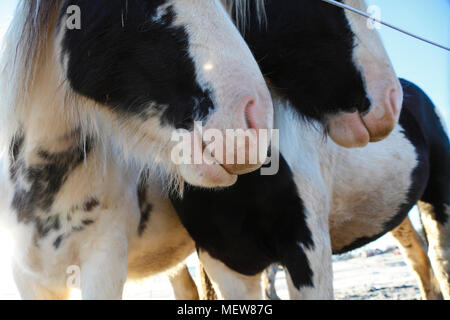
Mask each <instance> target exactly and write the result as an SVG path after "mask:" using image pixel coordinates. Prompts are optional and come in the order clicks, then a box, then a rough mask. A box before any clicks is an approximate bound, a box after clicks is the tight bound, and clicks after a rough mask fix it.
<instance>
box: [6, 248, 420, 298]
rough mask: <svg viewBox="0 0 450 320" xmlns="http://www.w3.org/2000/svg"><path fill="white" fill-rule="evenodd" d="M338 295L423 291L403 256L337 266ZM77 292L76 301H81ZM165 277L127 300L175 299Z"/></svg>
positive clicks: (10, 294)
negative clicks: (420, 289)
mask: <svg viewBox="0 0 450 320" xmlns="http://www.w3.org/2000/svg"><path fill="white" fill-rule="evenodd" d="M333 268H334V286H335V296H336V299H338V300H343V299H344V300H416V299H420V292H419V288H418V286H417V281H416V279H415V276H414V275H413V274H412V272H411V271H410V270H409V268H408V266H407V265H406V264H405V262H404V261H403V259H402V257H401V255H396V254H393V253H387V254H382V255H378V256H373V257H369V258H354V259H351V260H347V261H339V262H334V263H333ZM0 271H1V272H0V300H3V299H7V300H11V299H12V300H15V299H19V298H20V297H19V294H18V292H17V289H16V287H15V285H14V282H13V280H12V274H11V271H10V268H9V264H5V263H4V261H2V263H0ZM276 288H277V292H278V294H279V296H280V297H281V298H282V299H287V298H288V291H287V287H286V281H285V277H284V273H283V272H279V273H278V274H277V280H276ZM79 298H80V295H79V292H75V293H74V295H73V296H72V299H79ZM173 298H174V296H173V292H172V288H171V286H170V283H169V281H168V279H167V277H166V276H165V275H159V276H155V277H152V278H150V279H148V280H146V281H143V282H140V283H129V284H127V285H126V287H125V292H124V299H134V300H136V299H137V300H141V299H151V300H153V299H154V300H161V299H163V300H165V299H173Z"/></svg>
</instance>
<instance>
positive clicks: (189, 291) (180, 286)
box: [167, 263, 199, 300]
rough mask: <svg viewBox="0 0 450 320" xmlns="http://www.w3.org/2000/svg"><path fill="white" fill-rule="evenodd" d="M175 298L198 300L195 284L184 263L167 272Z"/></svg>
mask: <svg viewBox="0 0 450 320" xmlns="http://www.w3.org/2000/svg"><path fill="white" fill-rule="evenodd" d="M167 275H168V277H169V280H170V283H171V284H172V288H173V293H174V295H175V299H176V300H199V296H198V290H197V285H196V284H195V282H194V279H192V277H191V274H190V273H189V270H188V268H187V266H186V264H185V263H181V264H180V265H179V266H177V267H175V268H174V269H173V270H170V271H169V272H168V273H167Z"/></svg>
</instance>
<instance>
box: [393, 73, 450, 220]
mask: <svg viewBox="0 0 450 320" xmlns="http://www.w3.org/2000/svg"><path fill="white" fill-rule="evenodd" d="M400 82H401V84H402V87H403V91H404V96H405V101H404V103H403V110H402V114H401V117H400V124H401V126H402V127H403V129H404V133H405V135H406V136H407V138H408V139H409V140H410V141H411V143H412V144H413V145H414V146H415V148H416V152H417V153H418V158H419V166H424V165H425V164H426V165H427V167H428V171H429V178H428V181H427V186H426V188H425V191H424V192H423V195H422V197H421V200H422V201H425V202H427V203H431V204H433V205H434V206H435V218H436V220H437V221H439V222H441V223H445V222H446V221H447V219H448V213H446V208H445V205H447V206H448V205H449V204H450V142H449V138H448V134H447V132H446V131H445V128H444V124H443V120H442V119H440V117H439V115H438V113H437V110H436V107H435V105H434V104H433V102H432V101H431V99H430V98H429V97H428V96H427V95H426V94H425V93H424V92H423V91H422V90H421V89H420V88H419V87H418V86H416V85H415V84H413V83H411V82H409V81H406V80H403V79H401V80H400Z"/></svg>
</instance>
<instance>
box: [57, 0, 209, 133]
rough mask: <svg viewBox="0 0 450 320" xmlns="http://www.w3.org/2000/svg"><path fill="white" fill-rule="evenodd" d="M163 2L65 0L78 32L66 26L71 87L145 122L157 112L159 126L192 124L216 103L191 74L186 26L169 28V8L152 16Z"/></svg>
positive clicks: (193, 71)
mask: <svg viewBox="0 0 450 320" xmlns="http://www.w3.org/2000/svg"><path fill="white" fill-rule="evenodd" d="M166 2H167V1H165V0H128V1H123V0H98V1H91V0H71V1H66V4H65V5H64V6H63V8H62V17H61V21H60V24H64V21H65V20H64V19H65V12H66V10H67V6H69V5H77V6H79V7H80V8H81V12H82V28H81V30H76V29H75V30H66V33H65V36H64V39H63V42H62V46H63V53H64V54H67V56H68V58H69V59H68V70H67V77H68V80H69V82H70V85H71V86H72V88H73V89H74V90H75V91H76V92H78V93H80V94H82V95H84V96H87V97H89V98H91V99H93V100H95V101H97V102H99V103H100V104H103V105H106V106H108V107H110V109H111V110H112V111H114V112H118V113H121V114H122V115H123V116H124V117H128V116H139V117H141V118H142V119H143V120H145V119H147V118H148V117H149V116H153V115H156V114H159V113H160V112H162V116H161V123H162V124H167V125H171V126H173V127H175V128H186V129H190V128H191V127H192V124H193V121H194V120H203V119H205V118H206V117H207V116H208V115H209V113H210V112H211V110H212V109H213V108H214V103H213V92H212V91H211V89H205V90H203V89H202V88H201V86H200V84H199V83H198V82H197V79H196V68H195V64H194V62H193V60H192V58H191V57H190V55H189V54H190V53H189V36H188V34H187V33H186V31H185V28H184V27H180V26H173V21H174V20H175V18H176V14H175V12H174V10H173V8H172V7H171V6H170V7H168V9H167V12H166V13H165V14H164V15H163V16H162V17H161V19H160V20H158V21H154V20H153V19H152V17H155V16H156V15H157V10H158V8H159V7H160V6H161V5H164V4H166Z"/></svg>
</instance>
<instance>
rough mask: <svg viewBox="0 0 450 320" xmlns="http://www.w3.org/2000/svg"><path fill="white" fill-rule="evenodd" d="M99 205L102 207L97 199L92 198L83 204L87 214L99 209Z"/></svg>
mask: <svg viewBox="0 0 450 320" xmlns="http://www.w3.org/2000/svg"><path fill="white" fill-rule="evenodd" d="M99 205H100V202H99V201H98V199H97V198H90V199H89V200H88V201H86V202H85V203H84V204H83V210H84V211H85V212H91V211H92V210H94V209H95V208H97V207H98V206H99Z"/></svg>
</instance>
